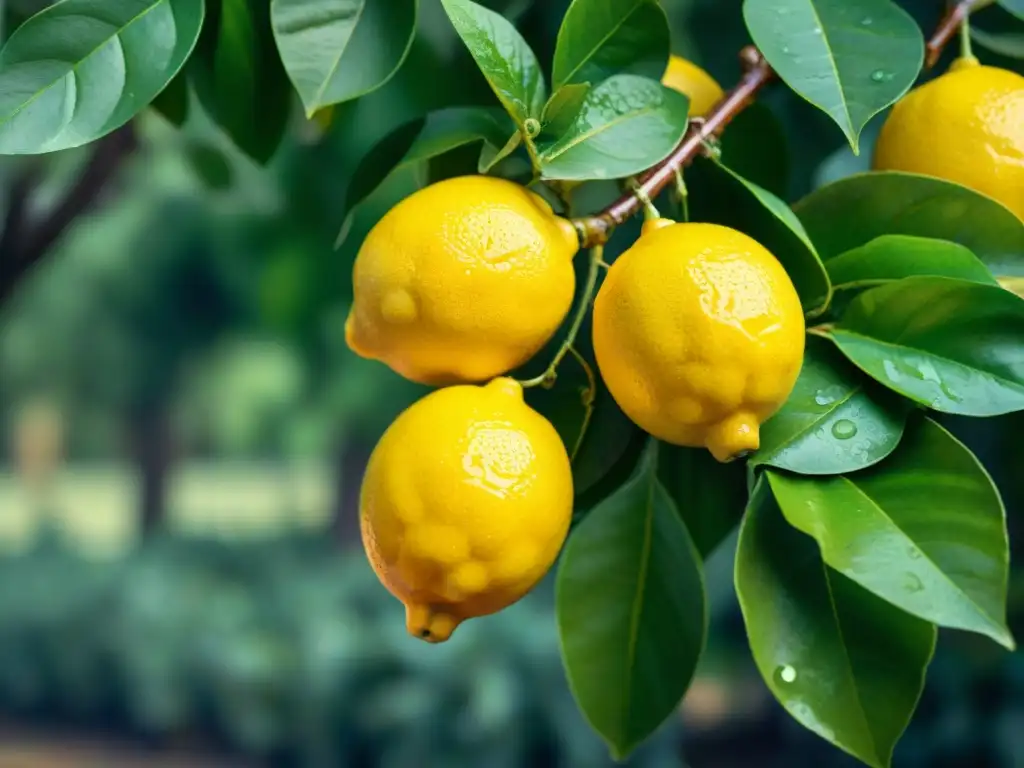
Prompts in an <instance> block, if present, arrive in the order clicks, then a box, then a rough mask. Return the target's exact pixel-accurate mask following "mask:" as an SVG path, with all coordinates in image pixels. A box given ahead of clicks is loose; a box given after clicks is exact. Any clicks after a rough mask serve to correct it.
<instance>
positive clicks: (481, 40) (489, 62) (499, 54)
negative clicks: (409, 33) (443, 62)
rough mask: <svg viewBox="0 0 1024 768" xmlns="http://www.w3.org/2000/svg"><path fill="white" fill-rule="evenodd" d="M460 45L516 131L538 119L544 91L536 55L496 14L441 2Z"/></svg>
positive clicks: (462, 2)
mask: <svg viewBox="0 0 1024 768" xmlns="http://www.w3.org/2000/svg"><path fill="white" fill-rule="evenodd" d="M441 3H442V5H444V9H445V11H447V13H448V18H450V19H451V21H452V24H453V25H454V27H455V31H456V32H458V33H459V37H461V38H462V42H464V43H465V44H466V47H467V48H469V52H470V54H471V55H472V56H473V60H474V61H476V64H477V66H478V67H480V71H481V72H482V73H483V75H484V78H486V80H487V82H488V83H489V84H490V86H491V89H492V90H493V91H494V94H495V95H496V96H497V97H498V101H500V102H501V105H502V106H503V107H505V110H506V111H507V112H508V113H509V115H511V116H512V119H513V120H515V122H516V125H517V126H519V128H520V130H524V131H525V128H524V123H525V122H526V120H527V119H528V118H533V119H535V120H540V118H541V115H542V114H543V112H544V102H545V101H546V99H547V90H546V88H545V86H544V73H543V72H542V71H541V68H540V64H538V63H537V56H536V55H535V54H534V52H533V50H532V49H531V48H530V46H529V45H528V44H527V42H526V41H525V40H524V39H523V37H522V35H520V34H519V32H518V31H516V28H515V27H514V26H512V23H511V22H510V21H508V19H506V18H505V17H503V16H502V15H501V14H499V13H495V12H494V11H491V10H488V9H487V8H484V7H483V6H480V5H477V4H476V3H474V2H471V1H470V0H441Z"/></svg>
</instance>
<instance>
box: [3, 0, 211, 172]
mask: <svg viewBox="0 0 1024 768" xmlns="http://www.w3.org/2000/svg"><path fill="white" fill-rule="evenodd" d="M202 23H203V2H202V0H116V1H115V0H63V2H60V3H57V4H56V5H52V6H50V7H49V8H47V9H45V10H44V11H42V12H40V13H38V14H36V15H35V16H33V17H32V18H31V19H29V20H28V21H26V22H25V23H24V24H22V25H21V26H20V27H18V29H16V30H15V31H14V34H12V35H11V37H10V38H9V39H8V41H7V43H6V44H5V45H4V47H3V49H0V154H5V155H17V154H38V153H43V152H54V151H56V150H60V149H68V148H69V147H77V146H80V145H82V144H87V143H88V142H90V141H93V140H95V139H98V138H100V137H101V136H104V135H106V134H108V133H110V132H111V131H113V130H114V129H116V128H119V127H120V126H122V125H124V124H125V123H126V122H128V121H129V120H130V119H131V118H132V117H134V116H135V115H136V114H137V113H138V112H140V111H141V110H142V109H143V108H144V107H146V106H147V105H149V103H150V102H151V101H152V100H153V99H154V98H155V97H156V95H157V94H158V93H160V92H161V91H162V90H163V89H164V87H165V86H166V85H167V84H168V83H169V82H171V80H172V79H173V78H174V76H175V75H176V74H177V73H178V70H180V69H181V67H182V65H183V64H184V63H185V60H186V59H187V58H188V56H189V54H190V53H191V52H192V48H193V46H195V44H196V40H197V39H198V38H199V30H200V27H201V26H202Z"/></svg>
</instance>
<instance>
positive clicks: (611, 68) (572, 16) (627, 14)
mask: <svg viewBox="0 0 1024 768" xmlns="http://www.w3.org/2000/svg"><path fill="white" fill-rule="evenodd" d="M669 36H670V33H669V27H668V18H667V17H666V16H665V11H663V10H662V8H661V6H660V5H658V3H657V0H573V3H572V5H570V6H569V10H567V11H566V12H565V18H564V19H562V26H561V28H560V29H559V30H558V42H557V44H556V46H555V58H554V63H553V65H552V66H553V70H554V72H553V76H552V80H553V83H554V87H555V88H556V89H557V88H561V87H562V86H563V85H565V84H567V83H588V82H589V83H601V82H603V81H605V80H607V79H608V78H609V77H612V76H613V75H623V74H628V75H642V76H644V77H649V78H651V79H653V80H660V79H661V76H662V75H664V74H665V68H666V67H667V66H668V55H669Z"/></svg>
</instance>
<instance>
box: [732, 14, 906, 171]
mask: <svg viewBox="0 0 1024 768" xmlns="http://www.w3.org/2000/svg"><path fill="white" fill-rule="evenodd" d="M743 17H744V19H745V20H746V22H747V29H748V30H750V36H751V37H752V38H753V39H754V43H755V44H756V45H757V47H758V48H760V49H761V52H762V53H764V56H765V58H766V59H768V63H770V64H771V65H772V68H773V69H775V71H776V72H778V74H779V76H780V77H781V78H782V79H783V80H784V81H785V82H786V84H787V85H789V87H791V88H792V89H793V90H794V91H796V92H797V93H798V94H800V95H801V96H803V97H804V98H805V99H807V100H808V101H809V102H811V103H812V104H814V105H815V106H816V107H818V108H819V109H821V110H823V111H824V112H825V113H827V114H828V115H829V116H830V117H831V118H832V119H833V120H835V121H836V123H837V124H838V125H839V127H840V128H842V129H843V133H845V134H846V137H847V138H848V139H849V140H850V145H851V146H852V147H853V149H854V151H855V152H856V151H857V146H858V141H859V138H860V132H861V130H863V128H864V126H865V125H866V124H867V122H868V120H870V119H871V118H872V117H873V116H874V115H876V114H878V113H879V112H881V111H882V110H883V109H885V108H886V107H887V106H889V105H890V104H892V103H893V102H895V101H896V99H898V98H899V97H900V96H902V95H903V94H904V93H906V92H907V90H909V89H910V87H911V86H912V85H913V84H914V81H915V80H916V79H917V76H918V74H919V73H920V71H921V65H922V63H923V62H924V39H923V37H922V35H921V29H920V27H918V26H917V22H915V21H914V19H913V18H912V17H911V16H910V15H909V14H908V13H907V12H906V11H904V10H903V9H901V8H900V7H899V6H898V5H896V4H895V3H893V2H891V0H745V2H744V3H743Z"/></svg>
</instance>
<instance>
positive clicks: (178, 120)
mask: <svg viewBox="0 0 1024 768" xmlns="http://www.w3.org/2000/svg"><path fill="white" fill-rule="evenodd" d="M151 106H152V107H153V109H155V110H156V111H157V112H159V113H160V114H161V115H163V116H164V119H165V120H167V122H169V123H170V124H171V125H173V126H176V127H178V128H180V127H181V126H183V125H184V124H185V121H186V120H187V119H188V109H189V93H188V79H187V78H186V77H185V73H184V72H179V73H178V74H177V75H176V76H175V78H174V79H173V80H171V82H169V83H168V84H167V87H166V88H164V89H163V90H162V91H160V93H159V94H157V97H156V98H155V99H153V103H152V104H151Z"/></svg>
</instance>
